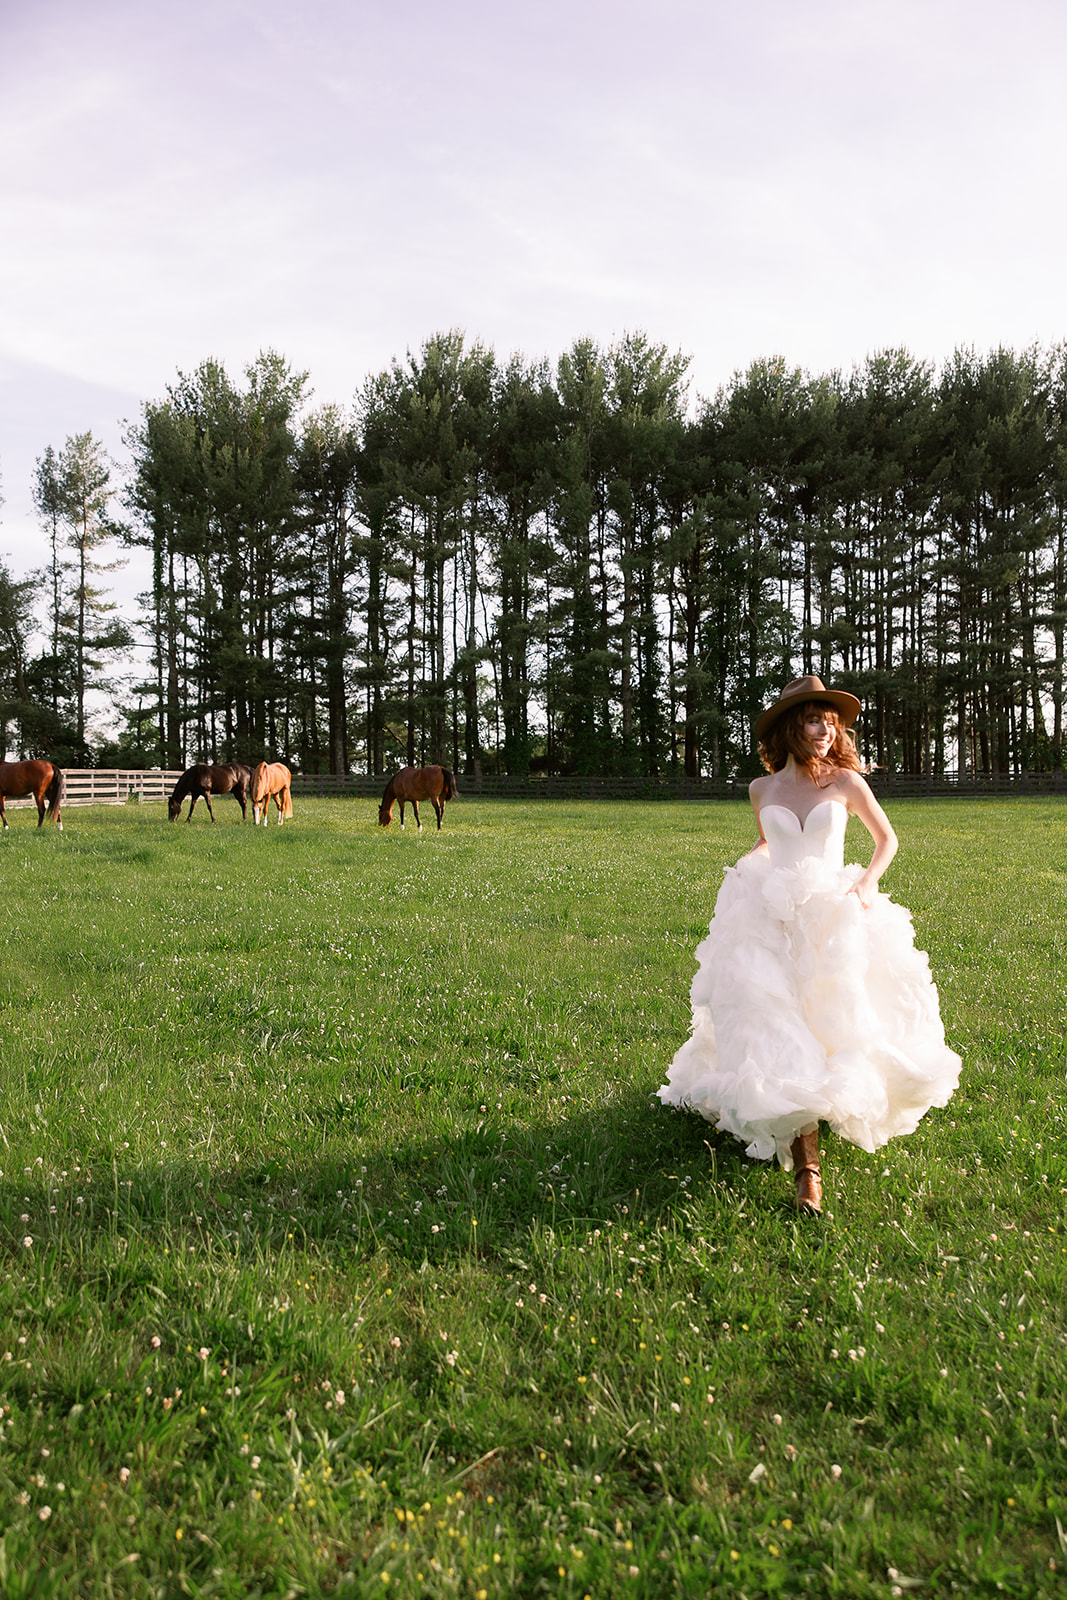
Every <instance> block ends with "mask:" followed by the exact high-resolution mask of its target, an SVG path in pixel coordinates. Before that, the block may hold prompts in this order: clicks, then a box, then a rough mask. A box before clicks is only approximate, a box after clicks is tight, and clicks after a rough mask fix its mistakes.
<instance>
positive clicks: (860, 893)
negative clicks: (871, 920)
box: [848, 870, 878, 909]
mask: <svg viewBox="0 0 1067 1600" xmlns="http://www.w3.org/2000/svg"><path fill="white" fill-rule="evenodd" d="M848 893H849V894H854V895H855V896H856V898H857V900H858V901H859V903H860V905H861V906H864V907H865V908H867V909H869V908H870V907H871V906H872V905H873V903H874V897H875V895H876V894H877V893H878V879H877V878H872V877H871V874H870V871H869V870H868V871H867V872H865V873H864V874H863V877H862V878H857V879H856V881H855V883H854V884H853V885H852V886H851V888H850V889H849V890H848Z"/></svg>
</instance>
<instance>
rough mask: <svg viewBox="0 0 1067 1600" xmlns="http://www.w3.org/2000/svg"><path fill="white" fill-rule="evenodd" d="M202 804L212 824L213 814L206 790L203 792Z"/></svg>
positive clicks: (209, 797)
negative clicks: (205, 807)
mask: <svg viewBox="0 0 1067 1600" xmlns="http://www.w3.org/2000/svg"><path fill="white" fill-rule="evenodd" d="M204 804H205V805H206V806H207V814H208V816H209V817H210V818H211V820H212V822H214V820H215V813H214V812H213V811H212V809H211V796H210V795H209V794H208V792H207V790H206V789H205V790H204Z"/></svg>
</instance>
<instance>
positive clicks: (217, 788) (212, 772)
mask: <svg viewBox="0 0 1067 1600" xmlns="http://www.w3.org/2000/svg"><path fill="white" fill-rule="evenodd" d="M251 782H252V774H251V772H250V770H249V769H248V767H242V766H241V764H240V763H239V762H237V761H227V762H225V763H224V764H223V765H222V766H221V767H212V766H209V765H208V764H207V762H206V761H198V762H197V764H196V766H195V767H190V768H189V770H188V772H183V773H182V775H181V777H180V778H179V779H178V781H177V783H176V784H175V785H174V791H173V793H172V794H171V797H170V799H169V800H168V801H167V813H168V815H169V817H170V820H171V821H172V822H176V821H177V820H178V818H179V816H180V815H181V809H182V801H183V800H184V799H185V797H186V795H187V794H188V795H192V799H191V800H190V801H189V815H188V816H187V817H186V819H185V820H186V822H191V821H192V818H193V807H194V806H195V805H196V802H197V801H198V800H203V802H204V804H205V805H206V806H207V814H208V816H209V817H210V818H211V820H212V822H214V820H215V813H214V812H213V811H212V809H211V796H212V795H213V794H232V795H233V797H234V799H235V800H236V801H237V804H238V805H239V806H240V808H241V821H242V822H243V821H244V819H245V818H246V817H247V816H248V806H247V804H246V801H247V799H248V785H249V784H250V783H251Z"/></svg>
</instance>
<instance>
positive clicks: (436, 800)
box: [378, 767, 459, 833]
mask: <svg viewBox="0 0 1067 1600" xmlns="http://www.w3.org/2000/svg"><path fill="white" fill-rule="evenodd" d="M458 795H459V790H458V789H457V788H456V780H455V778H454V777H453V776H452V774H451V772H449V770H448V768H447V767H402V768H401V770H400V771H399V772H398V773H397V774H396V775H395V776H394V777H392V778H390V779H389V782H388V783H387V784H386V786H385V793H384V794H383V795H382V803H381V806H380V808H379V810H378V822H379V824H380V826H381V827H383V828H387V827H388V826H389V824H390V823H391V822H392V820H393V806H394V805H395V804H396V802H397V801H398V800H399V802H400V826H401V827H403V826H404V802H405V801H406V800H410V801H411V809H412V811H414V813H415V822H416V825H417V827H418V830H419V832H420V833H421V832H422V823H421V822H419V801H420V800H429V802H430V804H431V805H432V806H433V808H434V811H435V813H436V815H437V831H438V833H440V831H441V818H442V817H443V816H444V814H445V801H446V800H455V799H456V798H457V797H458Z"/></svg>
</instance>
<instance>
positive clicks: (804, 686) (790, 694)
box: [779, 672, 826, 700]
mask: <svg viewBox="0 0 1067 1600" xmlns="http://www.w3.org/2000/svg"><path fill="white" fill-rule="evenodd" d="M825 693H826V685H825V683H823V681H822V679H821V678H817V677H816V676H815V674H814V673H813V672H809V673H808V675H807V677H805V678H794V679H793V681H792V683H787V684H786V686H785V688H784V689H783V690H782V693H781V695H780V696H779V698H780V699H781V700H796V699H799V698H800V696H801V695H802V694H804V695H817V694H825Z"/></svg>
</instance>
